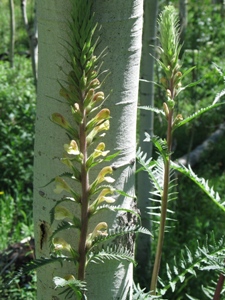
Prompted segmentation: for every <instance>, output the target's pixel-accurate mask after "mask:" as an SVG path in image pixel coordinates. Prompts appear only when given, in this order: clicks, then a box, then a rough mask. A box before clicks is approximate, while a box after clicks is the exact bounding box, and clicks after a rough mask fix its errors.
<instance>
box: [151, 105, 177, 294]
mask: <svg viewBox="0 0 225 300" xmlns="http://www.w3.org/2000/svg"><path fill="white" fill-rule="evenodd" d="M172 123H173V110H172V109H170V110H169V115H168V126H167V146H168V153H169V155H168V159H166V160H165V161H164V182H163V195H162V199H161V200H162V201H161V218H160V226H159V237H158V243H157V249H156V256H155V262H154V268H153V273H152V280H151V285H150V291H151V293H152V295H155V293H156V287H157V279H158V274H159V268H160V262H161V256H162V247H163V240H164V232H165V225H166V214H167V202H168V192H169V180H170V178H169V176H170V152H171V145H172Z"/></svg>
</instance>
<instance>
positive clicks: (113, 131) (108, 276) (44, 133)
mask: <svg viewBox="0 0 225 300" xmlns="http://www.w3.org/2000/svg"><path fill="white" fill-rule="evenodd" d="M69 5H70V1H69V0H68V1H59V0H57V1H53V0H49V1H44V0H39V1H38V30H39V67H38V70H39V76H38V78H39V82H38V100H37V120H36V136H35V161H34V208H33V209H34V224H35V241H36V256H37V258H39V257H41V256H44V257H48V256H49V243H48V239H49V236H50V234H51V231H52V230H53V229H54V226H55V225H54V224H53V226H50V215H49V212H50V210H51V208H52V207H53V205H54V204H55V202H54V201H52V200H51V199H47V198H54V199H56V197H55V195H54V194H53V192H52V190H53V188H54V187H53V185H51V184H50V185H49V186H47V187H45V188H42V186H44V185H45V184H46V183H48V182H49V181H50V180H51V179H52V178H54V177H55V176H57V175H58V174H61V173H62V172H63V171H64V170H63V166H61V164H60V162H59V161H58V159H57V158H58V157H61V156H62V152H63V144H64V143H65V142H68V140H67V137H66V135H65V134H64V132H63V130H60V129H59V127H57V126H56V125H55V124H53V123H51V122H50V120H49V117H50V116H51V114H52V113H54V112H59V113H61V114H63V115H64V116H67V115H69V113H68V107H67V105H64V104H62V103H61V102H58V101H57V100H56V99H60V97H59V89H60V87H59V84H58V83H57V79H61V80H63V79H65V75H64V74H63V72H62V68H63V69H64V71H65V68H64V65H65V63H64V56H65V55H66V53H65V49H64V48H63V47H62V46H61V43H62V41H63V39H67V35H66V31H67V27H66V20H67V18H69V17H70V8H69ZM93 10H94V11H95V12H96V14H95V17H96V20H97V21H98V22H99V23H100V25H102V31H101V43H100V46H99V50H98V51H99V52H100V51H101V49H103V48H105V47H106V46H107V53H108V54H107V56H106V57H105V63H104V69H109V70H110V77H109V78H108V79H107V82H106V84H105V85H104V87H103V90H104V92H105V94H106V95H107V93H110V91H111V90H113V91H112V94H111V95H110V97H109V99H108V100H107V101H106V103H105V106H106V107H108V108H109V109H110V111H111V116H112V119H111V121H110V126H111V127H110V131H109V132H107V135H106V138H104V142H105V144H106V148H107V149H109V150H111V153H114V152H115V151H118V150H119V151H120V155H119V156H118V158H117V161H115V162H114V166H115V172H114V178H115V179H116V187H117V188H118V189H121V190H124V191H125V192H126V193H128V194H130V195H134V164H133V161H134V159H135V152H136V140H135V136H136V107H137V98H138V80H139V65H140V55H141V35H142V10H143V3H142V0H135V1H134V0H133V1H121V0H116V1H115V0H107V1H106V0H104V1H103V0H95V1H94V6H93ZM100 48H101V49H100ZM122 165H123V166H122ZM121 166H122V167H121ZM96 172H98V170H96ZM117 204H122V205H124V206H126V207H133V200H132V199H131V198H126V199H123V198H122V197H119V199H118V202H117ZM100 221H107V223H108V225H109V227H110V225H112V226H115V224H116V223H120V224H121V225H126V224H132V223H133V219H132V218H130V219H129V218H128V216H127V215H125V214H122V215H119V216H118V217H117V218H115V214H114V213H112V212H107V213H105V214H104V215H97V218H95V219H93V220H91V224H90V226H91V227H92V229H93V227H94V225H95V224H96V223H98V222H100ZM69 238H72V239H73V244H74V246H76V245H77V242H78V240H77V237H76V236H72V235H71V236H69V234H68V233H67V236H66V239H67V241H68V239H69ZM119 242H121V243H122V242H129V243H130V247H133V240H132V239H129V238H127V239H125V240H123V241H122V240H120V241H119ZM72 272H73V266H71V265H68V266H67V267H66V268H61V266H60V265H59V264H58V265H48V266H46V267H43V268H40V270H38V293H37V299H38V300H46V299H55V300H59V299H60V300H62V299H64V296H59V295H58V291H57V290H54V285H53V282H52V278H53V277H54V276H63V275H66V274H68V273H72ZM86 280H87V285H88V293H87V297H88V299H90V300H100V299H104V300H112V299H114V300H116V299H120V300H123V299H124V300H125V299H132V298H131V292H132V290H131V285H132V266H131V265H130V264H127V263H124V262H116V261H109V262H108V261H106V262H105V263H104V264H98V265H96V264H93V265H90V266H89V267H88V268H87V276H86Z"/></svg>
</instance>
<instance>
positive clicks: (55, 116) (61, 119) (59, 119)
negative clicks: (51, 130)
mask: <svg viewBox="0 0 225 300" xmlns="http://www.w3.org/2000/svg"><path fill="white" fill-rule="evenodd" d="M52 121H53V122H54V123H55V124H57V125H59V126H61V127H63V128H65V129H70V128H71V126H70V123H69V122H68V121H67V120H66V119H65V118H64V117H63V116H62V115H61V114H59V113H54V114H52Z"/></svg>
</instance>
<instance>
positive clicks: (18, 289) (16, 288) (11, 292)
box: [0, 271, 37, 300]
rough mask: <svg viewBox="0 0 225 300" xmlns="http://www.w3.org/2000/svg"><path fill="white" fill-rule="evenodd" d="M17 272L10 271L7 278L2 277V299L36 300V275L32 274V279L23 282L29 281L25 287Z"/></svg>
mask: <svg viewBox="0 0 225 300" xmlns="http://www.w3.org/2000/svg"><path fill="white" fill-rule="evenodd" d="M16 275H17V274H16V272H15V271H10V272H8V273H7V275H6V276H4V277H2V276H1V277H0V298H1V299H3V300H27V299H29V300H35V299H37V297H36V274H35V273H32V274H31V276H30V278H27V279H24V278H22V280H25V281H27V283H26V284H25V285H24V284H22V283H21V278H18V277H16V279H15V280H14V281H11V279H12V278H14V277H15V276H16ZM9 281H11V282H10V284H9Z"/></svg>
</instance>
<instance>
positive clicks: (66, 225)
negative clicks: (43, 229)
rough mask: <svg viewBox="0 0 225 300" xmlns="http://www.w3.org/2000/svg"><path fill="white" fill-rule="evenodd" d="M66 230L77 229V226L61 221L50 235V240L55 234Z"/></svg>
mask: <svg viewBox="0 0 225 300" xmlns="http://www.w3.org/2000/svg"><path fill="white" fill-rule="evenodd" d="M68 229H79V226H78V225H77V224H73V223H71V222H67V221H62V222H61V223H59V224H58V226H57V228H56V230H55V231H54V232H53V233H52V235H51V237H50V239H52V238H53V237H54V236H55V235H56V234H57V233H59V232H61V231H64V230H68Z"/></svg>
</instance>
